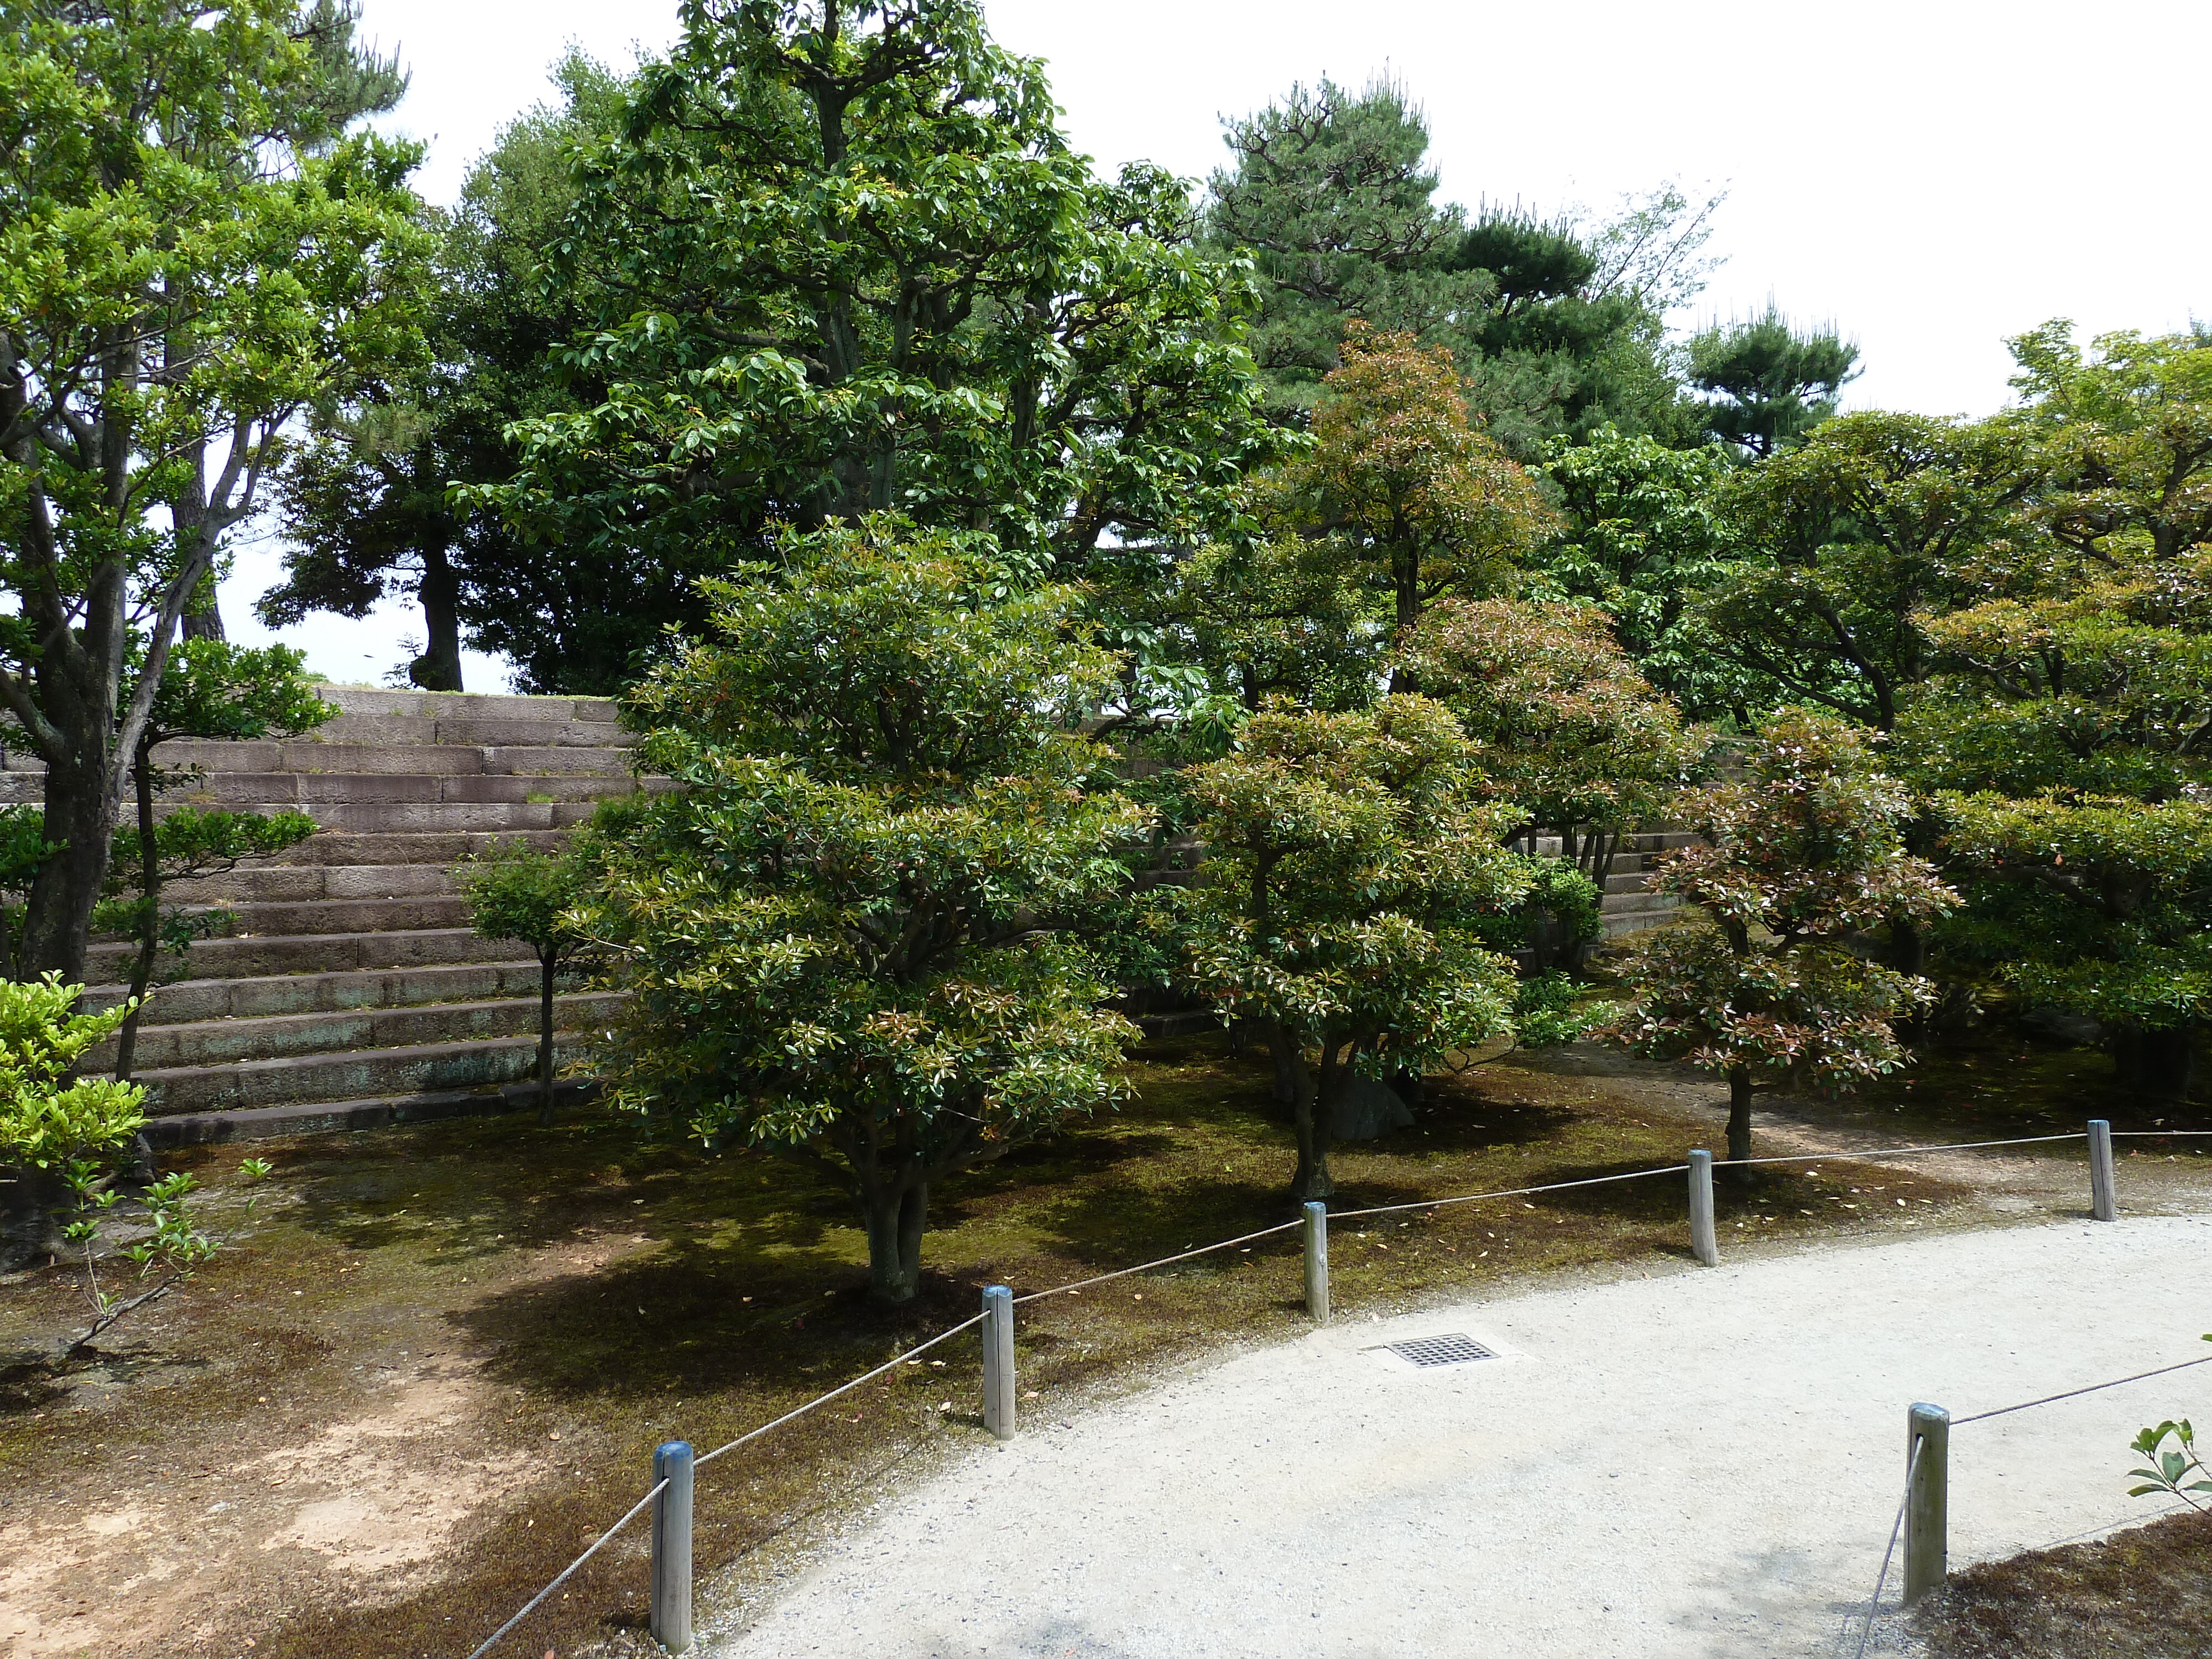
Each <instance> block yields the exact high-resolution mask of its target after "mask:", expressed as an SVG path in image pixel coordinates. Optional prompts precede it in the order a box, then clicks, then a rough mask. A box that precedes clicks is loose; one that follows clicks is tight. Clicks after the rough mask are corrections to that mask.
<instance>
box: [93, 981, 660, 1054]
mask: <svg viewBox="0 0 2212 1659" xmlns="http://www.w3.org/2000/svg"><path fill="white" fill-rule="evenodd" d="M535 988H536V987H532V989H533V991H534V990H535ZM621 1002H622V998H621V996H620V995H619V994H617V993H614V992H608V991H586V992H575V993H571V994H568V995H567V996H560V997H556V998H555V999H554V1002H553V1007H554V1018H555V1020H556V1023H557V1027H558V1029H559V1030H564V1031H565V1030H584V1029H590V1028H592V1027H593V1026H595V1025H598V1024H602V1023H603V1022H604V1021H605V1018H607V1017H608V1016H609V1015H611V1013H613V1012H614V1011H615V1009H616V1008H617V1006H620V1004H621ZM148 1012H162V1011H161V1002H160V1000H158V999H156V1000H155V1002H153V1003H152V1004H151V1005H149V1010H148ZM537 1032H538V999H537V997H536V996H535V995H532V996H528V997H512V998H503V999H500V1000H492V1001H483V1002H436V1003H426V1004H422V1005H421V1006H416V1007H411V1008H362V1009H356V1010H352V1011H349V1012H343V1013H310V1014H273V1015H268V1016H264V1017H262V1018H251V1019H214V1020H204V1021H199V1022H197V1023H194V1024H166V1025H145V1026H141V1027H140V1028H139V1031H138V1048H137V1054H136V1055H135V1057H134V1066H135V1069H137V1070H138V1071H142V1072H152V1071H169V1070H174V1069H176V1068H177V1067H179V1066H192V1067H195V1068H197V1067H203V1066H227V1065H232V1064H234V1063H236V1062H238V1061H240V1060H276V1059H281V1058H283V1057H285V1056H288V1055H308V1054H323V1055H334V1054H347V1053H356V1054H358V1053H362V1052H369V1051H376V1050H382V1049H387V1048H418V1047H422V1046H423V1045H426V1044H430V1043H439V1042H469V1041H473V1040H476V1039H478V1038H483V1037H507V1036H536V1035H537ZM85 1063H86V1065H87V1066H88V1068H89V1069H92V1070H102V1071H104V1070H107V1069H109V1068H111V1067H112V1066H113V1065H114V1064H115V1046H114V1044H113V1042H106V1043H103V1044H101V1045H100V1047H99V1048H95V1049H93V1050H90V1051H88V1054H87V1057H86V1062H85Z"/></svg>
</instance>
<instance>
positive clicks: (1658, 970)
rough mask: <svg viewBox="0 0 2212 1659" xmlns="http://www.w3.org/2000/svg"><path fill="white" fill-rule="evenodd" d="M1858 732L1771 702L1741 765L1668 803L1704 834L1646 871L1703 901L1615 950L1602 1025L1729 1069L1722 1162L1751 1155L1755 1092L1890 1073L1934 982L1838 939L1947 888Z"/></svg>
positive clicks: (1903, 796)
mask: <svg viewBox="0 0 2212 1659" xmlns="http://www.w3.org/2000/svg"><path fill="white" fill-rule="evenodd" d="M1872 745H1873V740H1872V738H1871V737H1870V735H1869V733H1867V732H1865V731H1863V729H1862V728H1860V727H1857V726H1850V725H1848V724H1846V723H1845V722H1844V721H1842V720H1836V719H1835V718H1833V717H1832V716H1829V715H1825V714H1812V713H1808V712H1805V711H1802V710H1790V711H1786V712H1784V713H1783V714H1778V715H1777V716H1775V717H1774V718H1773V719H1772V720H1769V721H1768V722H1767V723H1766V724H1765V726H1762V727H1761V728H1760V729H1759V734H1758V736H1757V737H1756V738H1753V740H1752V741H1751V742H1749V743H1748V744H1746V745H1745V746H1744V749H1743V752H1742V756H1741V775H1739V776H1738V777H1736V778H1735V779H1733V780H1732V781H1728V782H1725V783H1722V784H1719V785H1717V786H1715V787H1711V788H1710V789H1699V790H1691V791H1688V792H1686V793H1684V794H1683V795H1682V796H1681V797H1680V799H1679V800H1678V801H1677V803H1676V804H1675V806H1674V814H1675V816H1676V817H1678V818H1680V820H1681V821H1682V822H1683V823H1686V824H1687V825H1689V827H1690V828H1692V829H1695V830H1697V831H1699V834H1700V835H1701V836H1702V837H1703V840H1702V842H1699V843H1698V844H1694V845H1692V846H1689V847H1686V848H1681V849H1680V850H1679V851H1678V852H1675V853H1674V854H1671V855H1669V857H1668V859H1667V860H1666V862H1665V863H1664V864H1662V866H1660V869H1659V871H1658V872H1657V873H1656V874H1655V875H1654V876H1653V877H1652V878H1651V885H1652V887H1653V888H1654V889H1655V890H1657V891H1659V892H1662V893H1673V894H1674V895H1676V896H1680V897H1681V898H1683V899H1685V900H1686V901H1688V902H1690V903H1692V904H1693V905H1696V906H1698V907H1699V908H1700V909H1701V910H1702V911H1703V912H1704V916H1703V918H1702V919H1700V920H1698V921H1689V922H1684V923H1680V924H1679V925H1676V926H1674V927H1665V928H1661V929H1659V930H1657V931H1656V932H1654V933H1649V934H1647V935H1645V936H1644V938H1643V939H1639V940H1638V941H1637V942H1636V944H1635V945H1632V947H1631V948H1630V950H1629V952H1628V956H1627V960H1626V963H1625V965H1624V967H1623V969H1622V977H1623V978H1624V979H1625V980H1626V981H1627V982H1628V984H1629V985H1630V986H1632V987H1633V988H1634V989H1635V990H1636V991H1637V993H1638V996H1637V1000H1636V1001H1635V1002H1634V1003H1633V1004H1632V1006H1631V1007H1630V1008H1629V1010H1628V1012H1626V1014H1625V1015H1624V1016H1623V1017H1622V1018H1621V1019H1620V1021H1619V1022H1618V1023H1617V1024H1616V1025H1615V1026H1614V1028H1613V1035H1614V1036H1615V1038H1616V1039H1617V1040H1618V1041H1620V1042H1622V1043H1624V1044H1626V1046H1627V1047H1629V1048H1633V1049H1635V1050H1637V1051H1638V1052H1639V1053H1642V1054H1650V1055H1653V1056H1655V1057H1656V1058H1660V1059H1668V1060H1673V1059H1686V1060H1689V1061H1690V1063H1691V1064H1692V1065H1693V1066H1698V1067H1699V1068H1700V1069H1701V1070H1704V1071H1708V1072H1712V1073H1717V1074H1718V1075H1720V1076H1722V1077H1724V1078H1726V1079H1728V1085H1729V1123H1728V1152H1729V1158H1730V1159H1731V1160H1732V1161H1741V1160H1742V1159H1745V1158H1749V1157H1750V1156H1751V1103H1752V1096H1753V1092H1754V1091H1757V1090H1759V1089H1761V1088H1776V1087H1781V1086H1785V1085H1794V1086H1797V1087H1803V1088H1810V1089H1815V1090H1838V1089H1843V1088H1847V1087H1849V1086H1850V1085H1852V1084H1855V1083H1857V1082H1860V1081H1862V1080H1863V1079H1868V1078H1872V1077H1879V1076H1881V1074H1883V1073H1887V1072H1891V1071H1894V1070H1895V1069H1897V1068H1898V1067H1899V1066H1903V1065H1905V1064H1906V1063H1907V1062H1908V1061H1909V1060H1910V1058H1911V1056H1910V1055H1909V1054H1906V1052H1905V1048H1904V1046H1903V1045H1902V1044H1901V1043H1899V1042H1898V1040H1897V1033H1896V1030H1895V1029H1894V1027H1893V1024H1892V1022H1893V1020H1894V1019H1895V1018H1897V1017H1898V1016H1899V1015H1900V1014H1902V1013H1905V1012H1907V1011H1909V1010H1911V1009H1912V1008H1915V1007H1918V1006H1923V1005H1924V1004H1925V1003H1927V1002H1928V1001H1929V1000H1931V999H1932V997H1933V996H1934V994H1935V987H1933V986H1932V985H1930V984H1929V982H1928V981H1926V980H1924V979H1920V978H1917V977H1916V976H1914V975H1907V974H1900V973H1898V972H1897V971H1895V970H1894V969H1890V968H1887V967H1884V966H1882V965H1881V964H1880V963H1875V962H1872V961H1869V960H1868V959H1867V958H1866V957H1863V956H1862V955H1860V954H1859V953H1858V952H1857V951H1854V950H1852V949H1851V948H1850V944H1851V941H1852V939H1853V938H1854V936H1855V935H1857V934H1859V933H1863V932H1865V931H1867V930H1869V929H1873V928H1879V927H1885V926H1886V925H1887V924H1888V923H1889V922H1890V921H1892V920H1893V919H1894V918H1896V917H1898V916H1900V915H1903V916H1908V917H1912V918H1915V919H1924V918H1927V917H1930V916H1935V915H1941V914H1942V913H1943V912H1945V911H1947V910H1948V909H1949V908H1952V907H1953V906H1954V905H1955V904H1956V903H1957V902H1958V899H1957V896H1956V895H1955V894H1954V893H1953V892H1952V891H1951V890H1950V889H1949V888H1948V887H1946V886H1945V885H1944V884H1943V883H1942V879H1941V878H1939V877H1938V876H1937V875H1936V870H1935V867H1934V866H1932V865H1930V864H1929V863H1928V862H1927V860H1924V859H1917V858H1914V857H1913V856H1911V854H1908V853H1907V852H1906V851H1905V846H1904V842H1903V841H1902V839H1901V837H1900V836H1899V826H1900V825H1901V824H1902V823H1904V822H1905V820H1906V819H1907V818H1908V817H1910V816H1911V811H1912V808H1911V798H1910V797H1909V796H1908V794H1907V793H1906V792H1905V789H1904V787H1902V786H1901V785H1899V784H1898V783H1897V782H1896V781H1894V780H1893V779H1891V778H1888V777H1886V776H1884V775H1882V773H1881V771H1880V769H1878V768H1877V767H1876V765H1875V754H1874V750H1873V746H1872Z"/></svg>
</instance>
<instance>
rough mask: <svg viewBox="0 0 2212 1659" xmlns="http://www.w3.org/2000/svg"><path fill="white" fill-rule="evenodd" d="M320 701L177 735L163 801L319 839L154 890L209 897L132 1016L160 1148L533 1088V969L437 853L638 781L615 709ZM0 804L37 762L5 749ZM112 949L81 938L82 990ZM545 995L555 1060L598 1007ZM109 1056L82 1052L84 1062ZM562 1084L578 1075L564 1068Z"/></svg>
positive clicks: (397, 696)
mask: <svg viewBox="0 0 2212 1659" xmlns="http://www.w3.org/2000/svg"><path fill="white" fill-rule="evenodd" d="M322 695H323V696H324V697H325V700H326V701H327V702H331V703H332V704H333V705H335V706H336V708H337V711H338V712H337V714H335V715H334V716H333V717H332V718H331V719H330V720H327V721H325V723H324V724H323V726H321V727H319V729H318V730H317V731H316V732H313V733H311V734H309V735H307V736H306V737H303V738H295V739H292V740H289V741H287V742H282V743H235V744H222V743H175V744H164V745H163V746H162V747H161V748H160V749H159V750H156V751H155V757H156V759H157V760H159V761H160V762H161V763H163V764H165V765H170V766H179V765H185V764H194V765H197V766H198V767H199V768H200V769H201V775H200V776H199V777H198V778H197V780H195V781H193V782H192V783H191V784H190V785H189V786H187V787H183V788H180V789H177V790H174V791H173V792H172V793H170V794H169V795H168V796H167V798H166V799H165V801H164V803H163V810H164V811H173V810H175V808H176V807H177V806H178V805H181V804H185V803H191V804H194V805H212V806H221V807H225V808H228V809H229V810H232V811H279V810H283V809H286V808H290V809H294V810H297V811H304V812H306V813H307V815H308V816H310V817H313V818H314V819H315V821H316V822H317V823H319V824H320V825H322V830H321V833H319V834H318V835H317V836H314V837H313V839H311V840H309V841H307V842H303V843H302V844H301V845H300V846H298V847H295V848H292V849H291V850H290V851H289V852H288V853H285V854H280V855H279V856H277V857H276V858H274V859H270V860H260V861H257V862H256V863H254V864H252V865H249V866H241V867H240V869H238V870H236V871H234V872H232V873H230V874H229V875H227V876H221V877H214V878H208V879H206V880H203V881H199V882H192V883H179V884H175V885H173V886H172V887H171V888H170V889H168V890H167V891H166V892H165V893H164V895H163V898H164V902H166V903H172V904H185V905H191V906H205V907H208V908H219V909H221V910H222V911H226V912H228V916H229V920H228V922H226V923H224V924H223V925H222V927H221V930H220V932H219V933H218V935H217V936H216V937H211V938H209V939H202V940H199V941H197V942H195V943H194V944H193V945H192V946H191V950H190V952H189V954H188V955H187V957H185V960H184V961H183V962H181V963H179V961H178V960H177V959H176V958H175V957H173V956H170V955H168V954H167V953H164V956H163V957H162V960H161V965H160V967H159V968H158V969H156V975H155V978H156V985H157V989H156V992H155V996H154V999H153V1000H152V1002H151V1003H150V1004H149V1006H148V1009H147V1012H146V1016H145V1023H144V1024H142V1025H141V1027H140V1029H139V1033H138V1048H137V1060H136V1065H135V1072H136V1076H137V1081H139V1082H141V1083H143V1084H144V1085H146V1089H147V1092H148V1104H147V1111H148V1115H149V1119H150V1120H151V1121H150V1122H149V1135H150V1136H151V1137H152V1138H154V1139H156V1140H157V1141H166V1142H171V1143H173V1142H176V1141H179V1140H187V1139H191V1140H197V1139H229V1138H233V1137H248V1136H254V1135H263V1134H290V1133H300V1132H301V1131H305V1130H310V1129H318V1128H336V1127H367V1126H369V1125H372V1124H375V1123H382V1122H393V1121H413V1120H417V1119H422V1118H428V1117H440V1116H453V1115H460V1114H463V1113H470V1112H478V1111H490V1110H499V1109H504V1108H505V1107H506V1106H507V1105H509V1104H513V1103H516V1102H517V1101H518V1100H519V1099H520V1098H521V1097H532V1098H534V1091H533V1085H532V1084H531V1083H530V1082H529V1081H528V1079H531V1078H532V1076H533V1074H534V1068H535V1062H536V1057H537V1035H536V1033H537V1030H538V963H537V960H536V958H535V957H533V956H532V955H531V953H530V952H529V951H527V950H526V949H525V948H524V947H522V946H520V945H515V944H513V943H512V942H505V941H497V940H490V939H479V938H477V936H476V935H475V934H474V933H471V931H470V930H469V925H468V915H467V907H466V905H465V902H463V900H462V898H461V896H460V892H459V881H458V879H457V877H456V875H455V866H457V865H458V864H459V862H460V860H463V859H465V858H466V857H467V856H469V855H470V854H474V853H480V852H483V851H485V850H487V849H488V848H491V847H493V846H495V845H497V844H501V843H507V844H512V843H514V842H523V843H526V844H527V845H530V846H532V847H536V848H551V847H553V846H556V845H557V844H558V843H559V842H560V840H561V838H562V833H563V832H564V831H565V830H566V829H568V827H569V826H571V825H573V824H575V823H581V822H582V821H583V820H584V819H586V818H587V817H590V816H591V813H592V804H593V803H594V802H595V801H597V800H599V799H601V798H603V797H605V796H609V795H617V794H626V793H629V792H630V791H632V790H633V789H635V788H636V787H639V785H638V783H637V781H636V780H635V778H634V777H633V776H632V775H631V774H630V771H629V767H628V765H627V764H626V760H625V756H624V754H623V750H624V748H625V746H626V744H627V742H628V738H627V737H626V735H625V734H624V733H623V732H622V731H621V730H620V728H619V727H618V726H616V724H615V708H614V705H613V704H612V703H611V702H606V701H605V700H603V699H599V698H590V697H505V696H466V695H461V694H441V693H435V692H415V691H405V692H403V691H378V690H362V689H357V688H354V687H348V686H331V687H325V689H324V690H323V694H322ZM4 761H5V765H4V769H0V798H4V799H7V800H9V801H22V800H35V799H38V798H39V793H38V786H39V782H40V780H39V777H38V767H37V765H36V763H34V762H27V761H26V760H25V759H24V758H23V757H17V756H8V757H4ZM130 957H131V946H130V945H129V944H128V942H126V941H124V940H119V939H104V940H95V941H94V945H93V947H92V951H91V957H90V959H89V961H88V964H87V970H88V977H89V978H91V979H93V980H95V981H100V980H105V981H110V982H108V983H106V984H100V985H96V986H95V987H94V989H93V990H92V991H91V992H90V993H89V994H88V1001H90V1002H92V1003H93V1004H94V1006H108V1005H112V1003H113V1002H115V1001H116V1000H119V999H120V997H121V996H122V994H123V987H122V985H121V983H120V982H119V981H123V980H125V979H126V978H127V976H128V971H129V962H130ZM613 1001H614V998H613V997H611V995H608V994H600V993H592V992H588V991H572V992H569V993H568V994H563V995H562V996H561V997H560V998H559V999H558V1000H557V1001H556V1005H555V1006H556V1011H557V1012H558V1014H559V1016H560V1019H561V1025H562V1031H563V1033H564V1035H563V1036H562V1039H561V1041H560V1042H558V1044H557V1045H556V1053H557V1054H559V1055H560V1057H561V1058H562V1060H567V1059H569V1058H573V1057H574V1054H576V1053H577V1052H578V1050H579V1049H580V1042H578V1040H577V1038H576V1037H575V1036H574V1035H572V1034H573V1033H574V1032H576V1031H580V1030H587V1029H589V1028H590V1026H591V1025H592V1024H593V1023H594V1021H595V1020H597V1019H598V1018H600V1017H601V1016H602V1015H603V1014H604V1013H605V1011H606V1010H607V1009H608V1008H609V1007H611V1005H612V1003H613ZM103 1060H105V1061H106V1063H107V1064H110V1065H112V1052H110V1053H107V1054H100V1053H97V1052H96V1053H94V1054H93V1055H91V1056H89V1057H88V1069H89V1068H92V1067H96V1066H99V1065H100V1064H101V1063H102V1061H103ZM562 1087H563V1091H564V1092H567V1093H570V1094H573V1093H574V1092H575V1090H576V1085H573V1084H567V1085H562Z"/></svg>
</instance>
